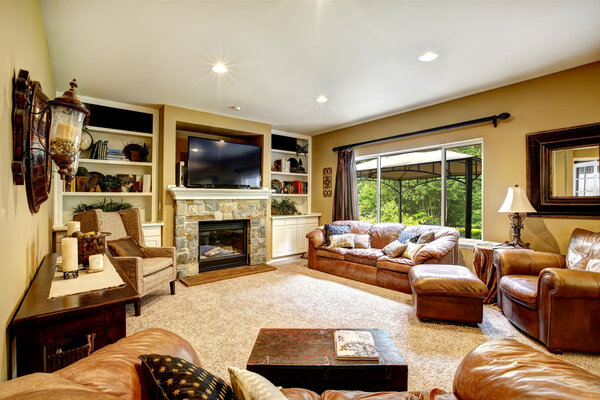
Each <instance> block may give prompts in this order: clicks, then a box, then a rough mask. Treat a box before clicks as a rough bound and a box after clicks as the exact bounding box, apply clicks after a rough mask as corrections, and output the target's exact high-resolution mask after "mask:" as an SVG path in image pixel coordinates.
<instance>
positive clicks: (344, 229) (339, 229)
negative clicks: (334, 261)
mask: <svg viewBox="0 0 600 400" xmlns="http://www.w3.org/2000/svg"><path fill="white" fill-rule="evenodd" d="M344 233H351V230H350V225H332V224H325V246H329V238H330V237H331V236H333V235H343V234H344Z"/></svg>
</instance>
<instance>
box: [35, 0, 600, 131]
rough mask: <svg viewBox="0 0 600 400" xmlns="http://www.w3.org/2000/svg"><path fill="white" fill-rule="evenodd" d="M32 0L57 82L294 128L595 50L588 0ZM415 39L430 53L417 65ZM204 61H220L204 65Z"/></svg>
mask: <svg viewBox="0 0 600 400" xmlns="http://www.w3.org/2000/svg"><path fill="white" fill-rule="evenodd" d="M41 3H42V10H43V15H44V22H45V26H46V32H47V36H48V46H49V49H50V56H51V59H52V67H53V72H54V79H55V84H56V87H57V89H60V90H65V89H67V88H68V82H69V81H70V80H71V79H72V78H73V77H77V81H78V82H79V84H80V92H81V93H82V94H84V95H87V96H92V97H99V98H104V99H109V100H116V101H123V102H135V103H146V104H171V105H176V106H181V107H188V108H193V109H198V110H203V111H208V112H213V113H218V114H224V115H231V116H235V117H239V118H244V119H250V120H255V121H261V122H266V123H269V124H272V125H273V128H274V129H279V130H284V131H289V132H297V133H308V134H315V133H320V132H324V131H327V130H331V129H333V128H337V127H341V126H348V125H352V124H354V123H358V122H362V121H366V120H370V119H374V118H377V117H381V116H384V115H391V114H396V113H399V112H403V111H407V110H410V109H414V108H419V107H423V106H425V105H430V104H434V103H439V102H442V101H445V100H448V99H452V98H456V97H461V96H464V95H468V94H472V93H476V92H480V91H483V90H488V89H491V88H495V87H499V86H504V85H506V84H509V83H513V82H518V81H522V80H525V79H530V78H533V77H536V76H540V75H546V74H548V73H552V72H556V71H561V70H564V69H567V68H571V67H575V66H578V65H582V64H586V63H590V62H593V61H597V60H600V22H599V21H600V1H599V0H562V1H549V0H535V1H534V0H504V1H494V0H472V1H466V0H461V1H459V0H439V1H406V0H396V1H366V0H363V1H358V0H354V1H351V0H348V1H341V0H337V1H336V0H317V1H301V0H297V1H293V0H288V1H275V0H272V1H267V0H264V1H251V0H246V1H244V0H237V1H233V0H232V1H226V0H221V1H193V0H187V1H184V0H86V1H81V0H42V1H41ZM428 50H432V51H435V52H437V53H439V55H440V56H439V58H438V59H437V60H436V61H434V62H431V63H421V62H418V61H417V57H418V56H419V55H420V54H422V53H423V52H425V51H428ZM217 61H222V62H224V63H225V64H226V65H227V66H228V67H229V69H230V72H229V73H227V74H225V75H217V74H215V73H214V72H212V71H211V70H210V66H211V65H212V64H213V63H215V62H217ZM319 94H325V95H326V96H327V97H328V98H329V102H327V103H325V104H318V103H316V102H315V98H316V97H317V96H318V95H319ZM233 105H240V106H242V107H243V110H242V111H239V112H238V111H234V110H232V109H230V108H229V107H230V106H233ZM502 111H510V110H498V112H502Z"/></svg>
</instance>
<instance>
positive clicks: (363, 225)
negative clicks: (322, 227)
mask: <svg viewBox="0 0 600 400" xmlns="http://www.w3.org/2000/svg"><path fill="white" fill-rule="evenodd" d="M333 225H350V231H351V232H352V233H357V234H360V235H364V234H365V233H369V230H371V228H372V227H373V224H372V223H370V222H367V221H353V220H347V221H335V222H333Z"/></svg>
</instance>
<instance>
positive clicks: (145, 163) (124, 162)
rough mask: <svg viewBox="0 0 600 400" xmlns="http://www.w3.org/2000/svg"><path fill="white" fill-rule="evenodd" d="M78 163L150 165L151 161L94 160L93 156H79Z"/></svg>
mask: <svg viewBox="0 0 600 400" xmlns="http://www.w3.org/2000/svg"><path fill="white" fill-rule="evenodd" d="M79 163H80V164H106V165H128V166H132V167H133V166H137V167H152V163H151V162H136V161H118V160H96V159H94V158H80V159H79Z"/></svg>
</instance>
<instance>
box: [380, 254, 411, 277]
mask: <svg viewBox="0 0 600 400" xmlns="http://www.w3.org/2000/svg"><path fill="white" fill-rule="evenodd" d="M375 266H376V267H377V268H380V269H385V270H388V271H393V272H401V273H403V274H408V271H410V269H411V268H412V267H414V266H415V263H414V262H413V260H411V259H410V258H406V257H400V258H392V257H389V256H383V257H381V258H379V259H378V260H377V264H375Z"/></svg>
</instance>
